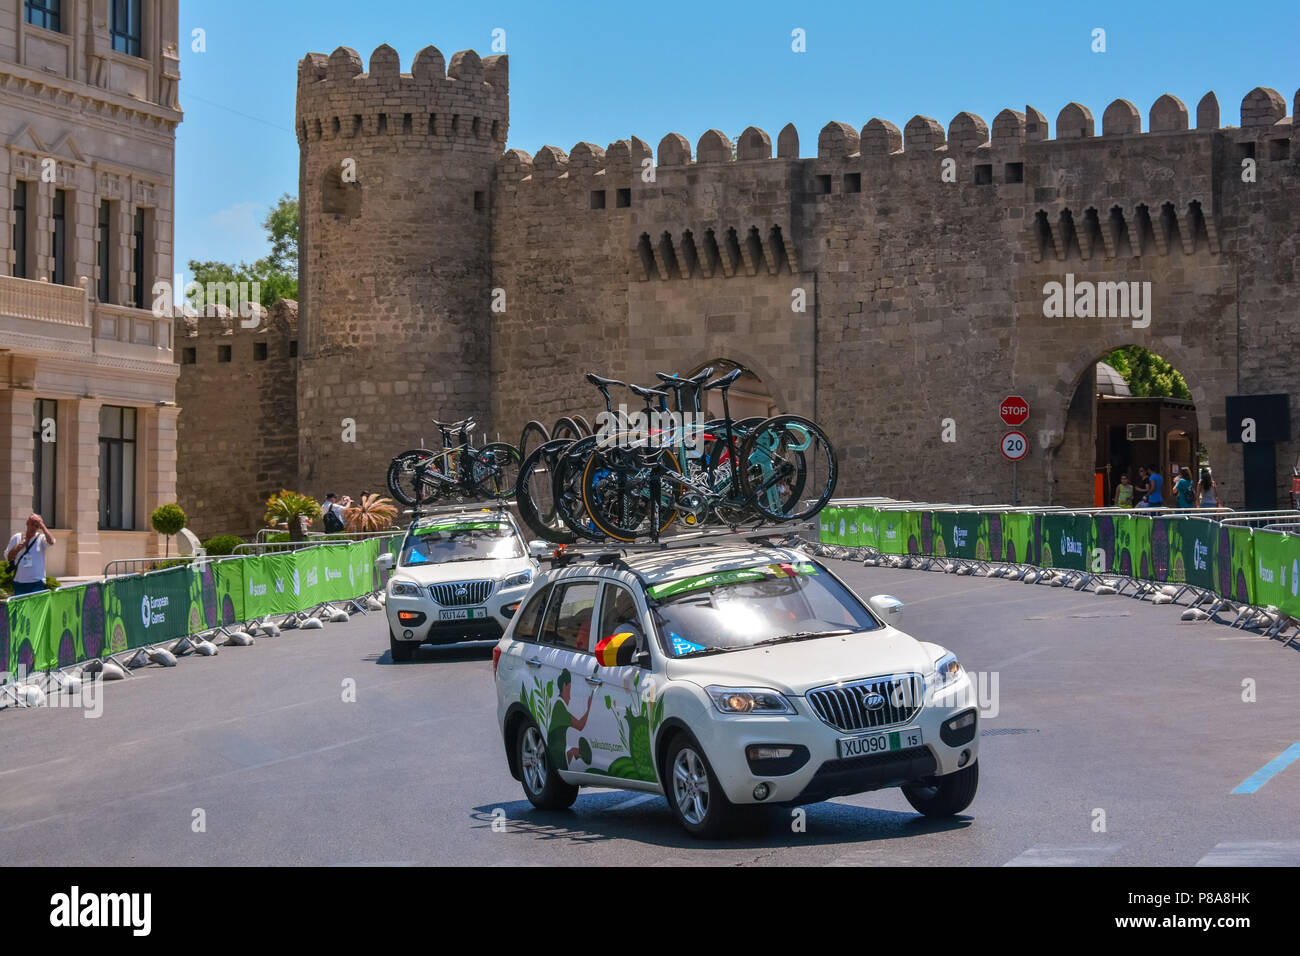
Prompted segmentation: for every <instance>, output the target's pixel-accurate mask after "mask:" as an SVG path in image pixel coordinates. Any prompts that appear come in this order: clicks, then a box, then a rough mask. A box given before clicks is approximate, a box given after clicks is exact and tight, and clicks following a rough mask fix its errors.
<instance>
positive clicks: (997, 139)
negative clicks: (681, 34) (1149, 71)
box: [499, 87, 1300, 183]
mask: <svg viewBox="0 0 1300 956" xmlns="http://www.w3.org/2000/svg"><path fill="white" fill-rule="evenodd" d="M1295 104H1296V105H1295V106H1294V107H1293V113H1292V115H1291V116H1288V115H1287V112H1286V101H1285V100H1284V99H1283V97H1282V95H1281V94H1280V93H1278V92H1277V91H1276V90H1272V89H1267V88H1265V87H1256V88H1255V89H1254V90H1252V91H1251V92H1250V93H1248V94H1247V95H1246V96H1245V98H1243V100H1242V102H1241V125H1240V126H1239V127H1231V126H1229V127H1220V125H1219V102H1218V99H1217V97H1215V95H1214V93H1213V92H1210V93H1206V94H1205V96H1203V97H1202V98H1201V100H1200V102H1199V103H1198V104H1197V107H1196V125H1195V129H1194V130H1193V128H1192V126H1191V123H1190V114H1189V111H1188V109H1187V106H1186V105H1185V104H1184V103H1183V101H1182V100H1180V99H1179V98H1178V97H1176V96H1173V95H1172V94H1168V93H1166V94H1164V95H1163V96H1161V97H1160V98H1159V99H1157V100H1156V101H1155V103H1154V104H1152V106H1151V109H1150V111H1149V113H1148V120H1147V129H1146V131H1145V132H1143V130H1142V118H1141V114H1140V113H1139V111H1138V109H1137V107H1136V106H1135V105H1134V104H1133V103H1131V102H1130V101H1128V100H1125V99H1118V100H1115V101H1114V102H1113V103H1111V104H1110V105H1109V106H1107V107H1106V110H1105V112H1104V113H1103V114H1102V122H1101V133H1100V135H1098V133H1097V130H1096V121H1095V119H1094V117H1093V113H1092V111H1091V110H1090V109H1088V107H1086V106H1084V105H1083V104H1081V103H1073V102H1072V103H1067V104H1066V105H1065V106H1064V107H1063V108H1062V109H1061V110H1060V112H1059V113H1058V114H1057V117H1056V126H1055V128H1056V136H1055V138H1051V137H1049V135H1048V132H1049V130H1048V121H1047V117H1046V116H1045V115H1044V114H1043V113H1042V112H1040V111H1039V110H1037V109H1035V108H1034V107H1033V106H1026V107H1025V109H1024V111H1023V112H1021V111H1019V110H1012V109H1005V110H1003V111H1002V112H1000V113H998V115H997V116H996V117H994V119H993V124H992V129H991V135H990V127H989V124H988V123H986V122H985V121H984V119H983V118H982V117H980V116H978V115H976V114H975V113H970V112H961V113H958V114H957V115H956V116H954V117H953V118H952V120H951V121H950V122H949V124H948V128H947V130H946V131H945V130H944V127H943V126H942V125H941V124H940V123H939V122H938V120H936V119H934V118H932V117H929V116H914V117H912V118H911V119H910V120H908V121H907V124H906V125H905V126H904V127H903V128H902V129H901V130H900V129H899V128H898V126H896V125H895V124H894V123H892V122H890V121H889V120H885V119H880V118H874V119H871V120H870V121H868V122H867V124H866V125H865V126H863V127H862V128H861V129H860V130H859V129H857V128H855V127H854V126H852V125H850V124H848V123H843V122H830V123H827V124H826V125H825V126H824V127H822V129H821V131H820V132H819V133H818V136H817V155H816V157H815V160H818V161H822V162H823V163H824V162H832V163H835V162H838V163H844V164H848V165H855V166H868V165H871V166H877V167H879V168H882V169H887V168H888V164H887V163H883V162H881V160H882V159H883V158H886V157H903V158H905V159H912V158H916V157H933V155H934V154H935V153H942V154H944V155H946V156H954V157H966V158H974V159H977V160H978V157H979V155H980V153H981V151H983V152H985V153H988V152H994V151H997V152H1012V153H1014V152H1021V151H1024V150H1025V149H1028V148H1037V147H1047V146H1060V145H1067V146H1072V145H1076V144H1080V145H1081V144H1083V143H1085V142H1086V141H1088V140H1093V139H1099V140H1112V139H1119V138H1121V137H1136V139H1133V140H1131V141H1129V142H1126V143H1125V147H1126V148H1127V147H1133V149H1134V152H1140V151H1141V149H1142V147H1143V145H1144V143H1145V142H1147V137H1150V136H1161V135H1165V134H1170V133H1193V134H1194V133H1205V132H1208V131H1220V132H1223V133H1226V134H1229V135H1231V136H1232V138H1233V139H1234V140H1235V141H1241V142H1246V141H1257V140H1283V139H1285V140H1290V139H1292V138H1293V137H1294V136H1295V135H1296V130H1297V127H1295V125H1294V123H1293V117H1294V115H1295V111H1297V110H1300V91H1297V93H1296V96H1295ZM1288 152H1289V153H1290V152H1291V151H1288ZM647 157H651V158H653V159H654V160H655V163H654V165H655V168H656V169H657V170H672V169H675V168H680V167H687V166H691V167H702V166H710V165H722V164H728V163H736V164H741V163H750V162H757V161H769V162H775V163H780V162H790V161H793V160H799V159H801V157H800V155H799V134H798V131H797V130H796V129H795V127H794V125H793V124H787V125H786V126H785V128H784V129H782V130H781V132H780V134H779V136H778V138H777V150H776V156H775V157H773V155H772V138H771V136H770V135H769V134H768V133H767V132H766V131H764V130H762V129H759V128H758V127H755V126H751V127H749V128H748V129H746V130H745V131H744V132H743V133H742V134H741V135H740V139H739V141H738V142H737V143H735V144H733V143H732V141H731V139H730V138H729V137H728V136H727V135H726V134H725V133H723V132H722V131H720V130H717V129H711V130H708V131H706V132H705V133H704V134H703V135H702V136H701V137H700V138H699V140H698V141H697V143H696V144H695V149H694V155H692V149H691V144H690V141H689V140H688V139H687V138H686V137H685V136H683V135H682V134H681V133H676V132H673V133H668V134H667V135H665V136H664V137H663V138H662V139H661V140H660V141H659V146H658V149H657V150H656V151H655V153H653V154H652V153H651V151H650V147H649V146H648V145H647V144H646V143H645V142H644V141H643V140H641V139H638V138H636V137H632V138H631V139H627V140H618V141H617V142H614V143H611V144H610V145H609V146H608V147H607V148H606V149H604V150H601V149H600V148H599V147H598V146H595V145H593V144H591V143H585V142H583V143H578V144H577V145H575V146H574V147H573V149H572V150H570V151H569V152H568V153H566V152H565V151H564V150H563V149H560V148H559V147H557V146H543V147H542V148H541V149H540V150H539V151H538V152H537V154H536V155H530V154H528V153H527V152H526V151H524V150H522V149H511V150H509V151H508V152H506V154H505V155H504V156H502V157H501V160H500V163H499V171H500V175H501V176H502V178H503V179H504V180H505V181H506V182H524V181H531V182H534V183H541V182H546V181H548V180H553V179H559V178H562V177H570V178H577V177H583V176H595V175H598V174H602V173H604V174H606V175H609V176H611V177H614V176H620V177H626V176H630V175H631V174H632V173H633V172H638V173H639V172H640V170H641V165H642V161H643V160H644V159H645V158H647ZM807 159H808V160H813V159H814V157H807ZM909 175H910V172H909Z"/></svg>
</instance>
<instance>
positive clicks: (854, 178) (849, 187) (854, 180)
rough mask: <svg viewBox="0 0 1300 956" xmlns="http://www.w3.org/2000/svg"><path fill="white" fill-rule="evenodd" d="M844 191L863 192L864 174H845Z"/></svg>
mask: <svg viewBox="0 0 1300 956" xmlns="http://www.w3.org/2000/svg"><path fill="white" fill-rule="evenodd" d="M844 191H845V192H846V193H860V192H862V174H861V173H845V174H844Z"/></svg>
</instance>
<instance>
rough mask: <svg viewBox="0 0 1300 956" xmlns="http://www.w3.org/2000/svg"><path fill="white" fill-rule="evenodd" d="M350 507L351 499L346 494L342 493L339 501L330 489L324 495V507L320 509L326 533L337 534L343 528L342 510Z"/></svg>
mask: <svg viewBox="0 0 1300 956" xmlns="http://www.w3.org/2000/svg"><path fill="white" fill-rule="evenodd" d="M350 507H352V499H351V498H350V497H348V496H347V495H344V496H343V499H342V500H341V501H340V500H339V496H338V495H336V494H335V493H334V492H332V491H331V492H330V493H329V494H327V495H326V496H325V507H323V508H322V509H321V511H322V512H323V515H322V524H323V525H324V528H325V533H326V534H338V533H339V532H341V531H342V530H343V529H344V527H345V525H344V521H343V512H344V509H346V508H350Z"/></svg>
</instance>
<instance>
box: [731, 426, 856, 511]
mask: <svg viewBox="0 0 1300 956" xmlns="http://www.w3.org/2000/svg"><path fill="white" fill-rule="evenodd" d="M740 454H741V461H742V462H743V463H744V466H745V467H743V468H742V469H741V470H740V480H741V485H742V486H743V487H744V489H745V493H746V496H747V497H752V499H753V501H752V504H753V507H754V508H755V509H757V510H758V512H759V513H760V514H762V515H764V516H766V517H767V518H770V519H771V520H773V521H802V520H805V519H807V518H811V517H812V516H813V515H815V514H816V513H817V512H819V511H821V509H822V508H823V507H824V506H825V505H826V502H827V501H829V500H830V497H831V495H832V494H834V493H835V483H836V481H837V480H838V479H839V471H838V466H837V464H836V461H835V449H834V447H832V445H831V442H830V439H829V438H827V437H826V435H825V433H824V432H823V431H822V430H821V429H820V428H819V427H818V426H817V425H816V424H815V423H814V422H812V421H809V420H808V419H806V418H802V417H800V416H799V415H777V416H774V417H773V418H769V419H767V421H765V422H763V423H762V424H761V425H759V426H758V427H757V428H755V429H754V430H753V431H752V432H751V433H750V434H749V435H748V436H747V437H746V438H745V442H744V445H743V446H742V449H741V453H740ZM805 495H810V496H812V495H815V496H816V497H811V498H804V496H805ZM801 499H802V500H801Z"/></svg>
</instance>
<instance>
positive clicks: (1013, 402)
mask: <svg viewBox="0 0 1300 956" xmlns="http://www.w3.org/2000/svg"><path fill="white" fill-rule="evenodd" d="M998 414H1000V415H1001V416H1002V420H1003V421H1004V422H1006V423H1007V424H1008V425H1023V424H1024V423H1025V422H1027V421H1028V420H1029V403H1028V402H1027V401H1025V400H1024V399H1023V398H1021V397H1020V396H1019V395H1008V396H1007V397H1006V398H1004V399H1002V404H1001V405H1000V406H999V407H998Z"/></svg>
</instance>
